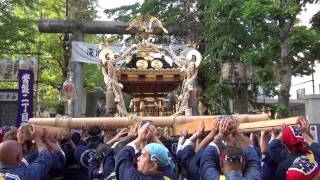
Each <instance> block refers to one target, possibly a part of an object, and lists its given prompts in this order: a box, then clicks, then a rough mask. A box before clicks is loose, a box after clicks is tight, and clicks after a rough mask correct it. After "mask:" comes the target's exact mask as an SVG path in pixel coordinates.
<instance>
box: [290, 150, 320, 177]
mask: <svg viewBox="0 0 320 180" xmlns="http://www.w3.org/2000/svg"><path fill="white" fill-rule="evenodd" d="M319 178H320V167H319V165H318V163H317V162H316V161H315V160H314V157H313V158H311V160H310V159H309V157H308V156H300V157H298V158H296V159H295V160H294V162H293V163H292V165H291V166H290V167H289V168H288V170H287V172H286V179H287V180H305V179H308V180H309V179H310V180H318V179H319Z"/></svg>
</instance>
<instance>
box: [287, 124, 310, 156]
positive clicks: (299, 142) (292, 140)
mask: <svg viewBox="0 0 320 180" xmlns="http://www.w3.org/2000/svg"><path fill="white" fill-rule="evenodd" d="M282 142H283V144H285V145H286V147H287V148H288V149H289V150H290V152H292V153H306V152H307V150H306V149H305V148H304V144H303V142H304V138H303V136H302V132H301V131H300V130H299V129H298V128H297V127H294V126H289V127H285V128H283V130H282Z"/></svg>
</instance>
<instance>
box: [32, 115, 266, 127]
mask: <svg viewBox="0 0 320 180" xmlns="http://www.w3.org/2000/svg"><path fill="white" fill-rule="evenodd" d="M222 117H224V116H222V115H219V116H175V117H174V116H163V117H139V116H129V117H93V118H71V117H59V118H31V119H29V123H30V124H35V125H40V126H51V127H67V128H70V129H77V128H87V127H91V126H100V127H116V128H123V127H128V126H130V125H134V124H135V123H137V122H141V121H151V122H152V123H153V124H154V125H155V126H157V127H165V126H172V127H173V126H177V125H180V126H184V125H186V126H190V125H191V126H196V127H198V126H197V125H196V124H198V122H199V121H205V122H213V120H216V119H219V118H222ZM227 117H232V118H234V119H238V121H239V122H240V123H247V122H254V121H263V120H267V119H268V115H267V114H258V115H248V114H241V115H233V116H227Z"/></svg>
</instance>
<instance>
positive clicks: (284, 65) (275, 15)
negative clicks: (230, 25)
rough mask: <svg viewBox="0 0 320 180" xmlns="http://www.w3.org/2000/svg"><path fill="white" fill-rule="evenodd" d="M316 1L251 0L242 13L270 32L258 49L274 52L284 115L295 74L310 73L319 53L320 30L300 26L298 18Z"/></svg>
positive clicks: (259, 29)
mask: <svg viewBox="0 0 320 180" xmlns="http://www.w3.org/2000/svg"><path fill="white" fill-rule="evenodd" d="M316 2H317V1H315V0H303V1H301V0H300V1H282V0H277V1H262V0H249V1H246V2H245V3H244V6H243V14H242V15H243V17H244V19H245V20H246V21H247V22H248V23H249V28H251V29H254V30H255V31H257V32H262V33H265V34H267V41H264V43H263V44H261V45H260V47H261V50H260V51H258V53H271V55H272V56H271V57H270V59H269V64H270V63H273V64H276V65H277V68H278V72H279V77H280V81H279V91H278V93H277V95H278V109H279V110H281V111H280V112H279V113H280V117H287V116H289V111H288V106H289V98H290V95H289V92H290V87H291V77H292V76H293V75H308V74H310V73H311V71H312V68H311V66H312V64H313V63H314V61H315V60H316V59H317V58H318V57H319V50H318V49H319V34H316V33H315V32H314V31H313V30H311V29H308V28H306V27H301V26H298V22H299V20H298V19H297V14H299V13H300V12H301V11H302V9H303V8H304V7H305V5H306V4H307V3H316ZM266 47H267V48H266Z"/></svg>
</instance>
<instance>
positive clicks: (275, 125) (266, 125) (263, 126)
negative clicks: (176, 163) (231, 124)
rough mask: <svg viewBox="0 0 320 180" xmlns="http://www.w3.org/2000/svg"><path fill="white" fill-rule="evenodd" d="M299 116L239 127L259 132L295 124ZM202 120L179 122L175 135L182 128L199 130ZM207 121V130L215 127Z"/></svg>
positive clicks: (192, 131) (189, 130)
mask: <svg viewBox="0 0 320 180" xmlns="http://www.w3.org/2000/svg"><path fill="white" fill-rule="evenodd" d="M299 118H301V117H300V116H298V117H291V118H286V119H276V120H266V121H257V122H249V123H240V125H239V127H238V129H240V130H242V131H243V132H257V131H261V130H271V129H272V128H280V127H281V125H282V124H283V123H285V124H287V125H295V124H297V123H298V119H299ZM200 122H201V121H194V122H192V123H187V124H179V125H177V126H176V127H175V131H176V132H175V135H180V134H181V130H182V129H184V128H186V129H188V133H194V132H196V131H197V130H198V126H199V124H200ZM204 123H205V131H210V130H211V129H212V127H213V121H204Z"/></svg>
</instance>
